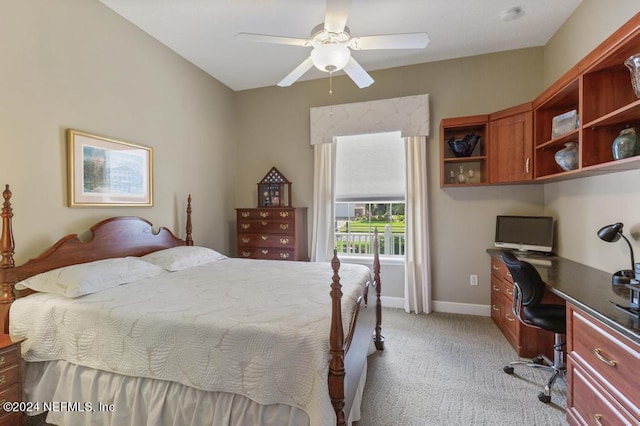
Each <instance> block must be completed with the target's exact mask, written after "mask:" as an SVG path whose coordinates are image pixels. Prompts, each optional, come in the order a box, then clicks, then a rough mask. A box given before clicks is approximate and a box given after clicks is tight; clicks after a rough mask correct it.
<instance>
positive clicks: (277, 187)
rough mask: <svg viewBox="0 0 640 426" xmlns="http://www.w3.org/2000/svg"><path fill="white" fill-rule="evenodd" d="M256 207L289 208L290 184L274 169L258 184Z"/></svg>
mask: <svg viewBox="0 0 640 426" xmlns="http://www.w3.org/2000/svg"><path fill="white" fill-rule="evenodd" d="M258 207H291V182H289V180H288V179H287V178H286V177H284V175H283V174H282V173H280V171H279V170H278V169H276V168H275V167H272V168H271V170H269V173H267V174H266V175H265V177H263V178H262V180H261V181H260V182H258Z"/></svg>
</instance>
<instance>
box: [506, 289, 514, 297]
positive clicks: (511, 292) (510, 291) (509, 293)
mask: <svg viewBox="0 0 640 426" xmlns="http://www.w3.org/2000/svg"><path fill="white" fill-rule="evenodd" d="M505 293H507V294H508V295H509V296H513V290H509V289H507V290H505Z"/></svg>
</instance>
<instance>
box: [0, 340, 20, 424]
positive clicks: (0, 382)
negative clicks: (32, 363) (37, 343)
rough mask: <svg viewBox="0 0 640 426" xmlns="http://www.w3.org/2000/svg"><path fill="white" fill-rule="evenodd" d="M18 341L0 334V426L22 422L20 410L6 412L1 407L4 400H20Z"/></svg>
mask: <svg viewBox="0 0 640 426" xmlns="http://www.w3.org/2000/svg"><path fill="white" fill-rule="evenodd" d="M20 343H22V341H21V340H20V341H17V342H14V341H12V340H11V338H10V337H9V335H8V334H0V426H10V425H11V426H13V425H21V424H22V413H21V412H20V411H15V412H10V413H7V412H5V411H4V410H3V409H2V405H3V404H4V403H5V402H21V401H22V373H21V369H22V365H21V364H22V362H21V354H20Z"/></svg>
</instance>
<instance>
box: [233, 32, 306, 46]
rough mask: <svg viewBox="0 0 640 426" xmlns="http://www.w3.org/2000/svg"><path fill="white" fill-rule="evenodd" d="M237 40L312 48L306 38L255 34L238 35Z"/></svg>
mask: <svg viewBox="0 0 640 426" xmlns="http://www.w3.org/2000/svg"><path fill="white" fill-rule="evenodd" d="M236 38H237V39H239V40H245V41H255V42H258V43H275V44H288V45H291V46H302V47H309V46H311V40H309V39H306V38H294V37H281V36H274V35H268V34H253V33H238V34H236Z"/></svg>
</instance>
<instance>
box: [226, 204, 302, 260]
mask: <svg viewBox="0 0 640 426" xmlns="http://www.w3.org/2000/svg"><path fill="white" fill-rule="evenodd" d="M236 212H237V224H238V225H237V235H236V237H237V251H238V257H244V258H250V259H272V260H308V255H307V208H306V207H298V208H294V207H269V208H255V209H236Z"/></svg>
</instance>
